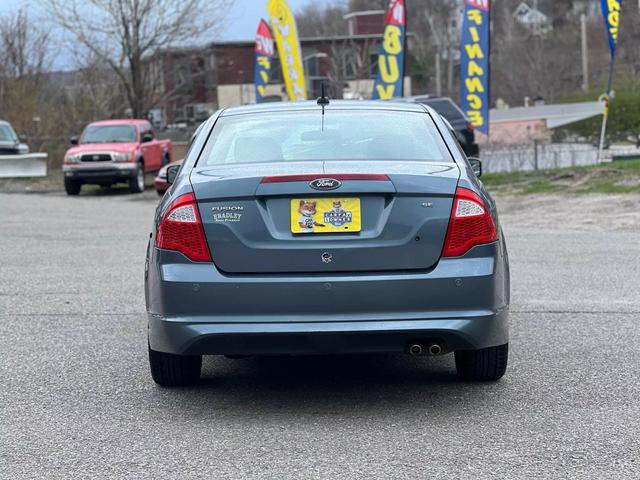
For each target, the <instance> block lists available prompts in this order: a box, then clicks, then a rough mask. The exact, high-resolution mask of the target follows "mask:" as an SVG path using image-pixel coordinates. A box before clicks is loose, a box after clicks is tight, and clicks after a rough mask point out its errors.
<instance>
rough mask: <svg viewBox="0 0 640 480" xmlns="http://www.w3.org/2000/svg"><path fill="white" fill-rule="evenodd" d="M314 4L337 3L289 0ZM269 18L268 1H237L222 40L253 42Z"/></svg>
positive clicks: (13, 4)
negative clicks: (256, 32) (257, 29)
mask: <svg viewBox="0 0 640 480" xmlns="http://www.w3.org/2000/svg"><path fill="white" fill-rule="evenodd" d="M310 2H314V3H318V4H321V5H322V4H329V3H335V0H334V1H333V2H332V0H289V6H290V7H291V9H292V10H294V11H295V10H298V9H299V8H300V7H301V6H303V5H305V4H307V3H310ZM27 3H28V4H29V5H30V8H29V10H30V11H31V10H33V11H34V13H36V14H37V12H38V2H37V0H36V1H31V2H28V1H27V0H0V14H4V13H7V12H11V11H14V10H17V9H18V8H19V7H20V5H25V4H27ZM261 17H264V18H266V17H267V0H235V2H234V5H233V8H232V9H231V11H230V12H229V15H228V17H227V29H226V31H225V32H223V35H222V38H221V40H251V39H253V38H254V36H255V31H256V28H257V27H258V21H259V20H260V18H261Z"/></svg>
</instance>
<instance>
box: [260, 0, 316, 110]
mask: <svg viewBox="0 0 640 480" xmlns="http://www.w3.org/2000/svg"><path fill="white" fill-rule="evenodd" d="M267 11H268V12H269V17H270V19H271V27H272V28H273V34H274V36H275V39H276V45H277V46H278V55H279V56H280V64H281V65H282V76H283V78H284V83H285V85H286V87H287V95H289V100H292V101H299V100H306V99H307V83H306V81H305V79H304V69H303V67H302V57H301V55H300V40H299V39H298V29H297V28H296V19H295V18H294V16H293V14H292V13H291V9H290V8H289V5H287V2H286V0H269V3H268V4H267Z"/></svg>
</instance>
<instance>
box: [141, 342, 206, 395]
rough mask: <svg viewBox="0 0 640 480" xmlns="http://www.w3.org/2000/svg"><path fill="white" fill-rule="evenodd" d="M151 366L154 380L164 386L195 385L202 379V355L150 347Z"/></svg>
mask: <svg viewBox="0 0 640 480" xmlns="http://www.w3.org/2000/svg"><path fill="white" fill-rule="evenodd" d="M149 366H150V367H151V377H152V378H153V381H154V382H156V383H157V384H158V385H161V386H163V387H181V386H186V385H193V384H194V383H196V382H197V381H198V380H199V379H200V371H201V369H202V355H174V354H172V353H164V352H157V351H155V350H152V349H151V347H149Z"/></svg>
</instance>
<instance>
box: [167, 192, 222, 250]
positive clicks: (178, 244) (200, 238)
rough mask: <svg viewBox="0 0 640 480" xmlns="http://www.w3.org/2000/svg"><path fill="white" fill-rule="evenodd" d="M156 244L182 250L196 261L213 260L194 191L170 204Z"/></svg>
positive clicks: (168, 248) (169, 248)
mask: <svg viewBox="0 0 640 480" xmlns="http://www.w3.org/2000/svg"><path fill="white" fill-rule="evenodd" d="M156 246H157V247H158V248H162V249H164V250H174V251H176V252H180V253H182V254H183V255H185V256H186V257H187V258H188V259H189V260H193V261H194V262H211V254H210V253H209V246H208V245H207V240H206V238H205V235H204V229H203V228H202V221H201V220H200V214H199V213H198V206H197V204H196V200H195V197H194V195H193V193H187V194H186V195H182V196H180V197H178V198H177V199H176V200H175V201H174V202H173V203H172V204H171V205H170V206H169V208H168V210H167V211H166V213H165V214H164V216H163V217H162V221H161V222H160V225H159V227H158V234H157V235H156Z"/></svg>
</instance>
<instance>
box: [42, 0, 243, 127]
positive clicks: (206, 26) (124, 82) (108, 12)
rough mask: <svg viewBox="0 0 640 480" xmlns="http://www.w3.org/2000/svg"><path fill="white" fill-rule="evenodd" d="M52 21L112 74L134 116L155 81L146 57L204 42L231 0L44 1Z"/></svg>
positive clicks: (139, 112) (137, 115)
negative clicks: (103, 64) (174, 47)
mask: <svg viewBox="0 0 640 480" xmlns="http://www.w3.org/2000/svg"><path fill="white" fill-rule="evenodd" d="M43 4H44V5H45V7H46V10H47V13H48V15H49V17H50V18H51V19H53V21H54V22H55V23H57V24H58V25H59V26H61V27H62V28H63V29H64V30H66V31H67V32H68V35H69V37H70V38H72V39H73V41H74V42H76V44H80V45H82V46H83V47H84V48H86V50H87V51H88V52H89V53H90V54H91V56H93V57H94V58H95V59H98V60H99V61H101V62H104V63H105V64H106V65H108V66H109V67H110V68H111V70H113V72H115V74H116V76H117V78H118V80H119V82H120V85H121V87H122V89H123V91H124V94H125V96H126V98H127V102H128V104H129V107H130V109H131V112H132V115H133V116H134V117H141V116H142V115H143V114H144V113H145V108H146V106H147V103H146V102H147V100H148V98H149V97H150V96H151V94H152V93H153V92H149V91H148V89H149V86H150V85H153V82H151V81H148V79H147V78H146V76H147V74H148V73H149V72H148V71H147V69H145V61H146V60H147V59H148V58H149V57H151V56H153V55H154V54H155V53H157V52H158V51H159V50H161V49H163V48H169V47H173V46H181V45H185V44H186V43H191V42H196V41H202V40H208V37H207V35H209V34H212V32H213V31H214V30H216V31H219V29H220V27H221V23H222V20H223V18H224V15H225V13H226V11H227V7H228V5H229V4H230V1H229V0H43Z"/></svg>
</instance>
